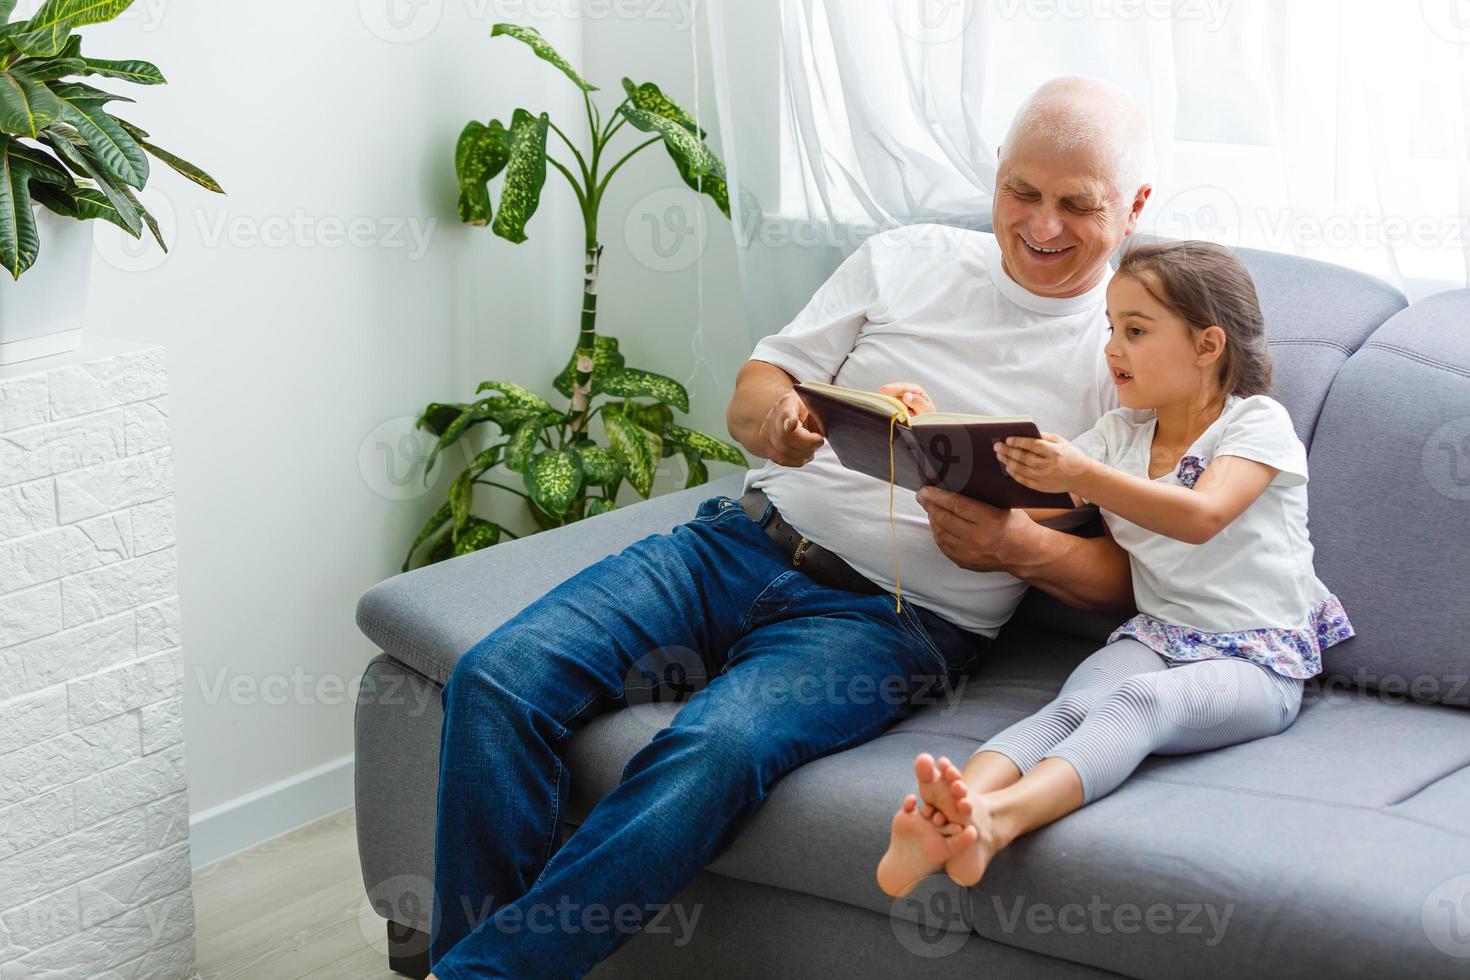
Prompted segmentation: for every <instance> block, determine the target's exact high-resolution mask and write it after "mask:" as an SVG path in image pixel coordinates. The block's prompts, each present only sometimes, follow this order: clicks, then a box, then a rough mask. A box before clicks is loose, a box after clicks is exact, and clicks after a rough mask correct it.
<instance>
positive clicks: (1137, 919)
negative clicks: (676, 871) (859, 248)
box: [357, 249, 1470, 980]
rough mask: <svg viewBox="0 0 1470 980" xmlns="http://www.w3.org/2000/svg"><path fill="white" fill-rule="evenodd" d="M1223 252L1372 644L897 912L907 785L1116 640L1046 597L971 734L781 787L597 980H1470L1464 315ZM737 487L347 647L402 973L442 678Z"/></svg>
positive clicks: (555, 540) (364, 785) (1449, 298)
mask: <svg viewBox="0 0 1470 980" xmlns="http://www.w3.org/2000/svg"><path fill="white" fill-rule="evenodd" d="M1240 251H1241V255H1242V256H1243V257H1244V258H1245V259H1246V261H1247V263H1248V264H1249V265H1250V267H1251V271H1252V273H1253V274H1254V275H1255V277H1256V281H1257V285H1258V287H1259V290H1260V294H1261V298H1262V303H1263V306H1264V308H1265V311H1266V315H1267V321H1268V323H1269V327H1270V332H1271V337H1272V343H1273V347H1274V350H1275V356H1276V364H1277V397H1279V398H1280V399H1281V400H1282V401H1283V402H1284V403H1285V404H1286V405H1287V407H1288V408H1289V409H1290V410H1291V412H1292V415H1293V417H1294V419H1295V422H1296V425H1297V427H1298V432H1299V434H1300V435H1301V437H1302V438H1303V440H1304V441H1306V442H1307V444H1308V446H1309V447H1310V453H1311V455H1310V460H1311V471H1312V482H1311V529H1312V537H1313V541H1314V543H1315V545H1316V547H1317V570H1318V573H1319V574H1320V575H1321V577H1322V579H1323V580H1324V581H1325V582H1326V583H1327V584H1328V585H1329V587H1331V588H1332V589H1333V590H1334V591H1335V592H1336V593H1337V594H1338V595H1339V596H1340V597H1341V598H1342V600H1343V603H1344V605H1345V606H1346V608H1347V610H1348V612H1349V614H1350V616H1351V617H1352V619H1353V622H1354V624H1355V625H1356V627H1357V630H1358V634H1359V635H1358V636H1357V637H1356V638H1355V639H1353V640H1350V641H1348V642H1347V643H1345V644H1342V645H1340V646H1337V647H1334V648H1333V649H1331V650H1329V651H1328V653H1327V655H1326V658H1325V661H1326V664H1327V671H1328V672H1327V673H1326V674H1325V675H1323V676H1322V677H1321V678H1318V679H1317V680H1316V681H1314V682H1311V683H1310V684H1309V686H1308V689H1307V694H1306V698H1305V701H1304V705H1303V708H1302V711H1301V714H1300V716H1299V718H1298V720H1297V722H1296V724H1295V725H1294V726H1293V727H1292V728H1290V729H1289V730H1288V731H1286V732H1285V733H1283V734H1281V735H1279V736H1276V737H1273V738H1267V739H1262V740H1258V741H1255V742H1250V743H1246V744H1243V745H1238V746H1234V747H1231V748H1227V749H1224V750H1221V751H1218V752H1212V753H1207V754H1203V755H1198V756H1184V757H1169V758H1165V757H1153V758H1151V759H1149V760H1147V761H1145V763H1144V764H1143V766H1142V767H1141V768H1140V769H1139V771H1138V772H1137V773H1136V775H1135V776H1134V777H1133V778H1132V779H1131V780H1129V781H1128V782H1127V783H1126V784H1125V785H1124V786H1122V787H1121V788H1120V789H1119V790H1117V791H1116V792H1115V793H1113V794H1112V795H1110V796H1108V797H1106V798H1104V799H1103V800H1100V801H1099V802H1097V803H1096V804H1095V805H1093V806H1090V807H1087V808H1086V809H1084V810H1081V811H1079V812H1078V813H1076V814H1074V815H1072V816H1069V817H1067V818H1065V819H1064V820H1062V821H1060V822H1058V823H1056V824H1053V825H1051V826H1049V827H1046V828H1044V829H1042V830H1040V831H1038V832H1037V833H1035V834H1033V835H1031V836H1030V837H1027V838H1023V839H1022V840H1021V841H1019V842H1017V843H1016V844H1015V845H1014V846H1013V847H1012V848H1011V849H1009V850H1008V851H1006V852H1004V853H1003V854H1002V855H1001V856H1000V857H998V858H997V859H996V861H995V862H994V864H993V865H992V866H991V870H990V872H989V873H988V875H987V876H986V878H985V880H984V881H983V882H982V883H981V885H980V886H979V887H977V888H974V889H970V890H962V889H959V888H957V887H956V886H954V885H953V884H952V883H949V882H948V879H947V878H944V877H943V876H942V875H940V876H936V877H935V878H933V879H930V882H929V883H926V884H925V885H923V886H921V888H920V889H919V890H918V891H916V892H915V893H914V894H913V895H911V896H909V897H908V898H906V899H902V900H899V901H897V902H895V901H892V900H890V899H889V898H888V897H887V896H885V895H884V894H883V893H882V892H881V891H879V889H878V887H877V885H876V884H875V882H874V878H873V869H874V865H875V863H876V861H877V859H878V857H879V855H880V854H881V853H882V852H883V849H884V847H885V846H886V842H887V834H888V823H889V819H890V818H891V816H892V814H893V811H894V809H895V808H896V807H897V805H898V802H899V801H900V799H902V797H903V795H904V794H905V793H907V792H909V791H910V790H911V789H912V775H911V766H912V762H913V758H914V755H915V754H916V753H918V752H920V751H929V752H933V753H936V754H947V755H949V756H950V757H951V758H954V759H962V758H964V757H966V756H968V755H969V753H970V752H972V751H973V750H974V748H975V747H976V746H977V745H978V744H979V743H980V742H982V741H983V740H984V739H985V738H986V737H988V736H990V735H992V734H994V733H995V732H997V731H999V730H1000V729H1001V728H1003V727H1004V726H1006V725H1008V724H1010V723H1011V722H1013V721H1015V720H1016V719H1018V718H1020V717H1022V716H1023V715H1025V714H1027V713H1029V712H1031V711H1034V710H1035V709H1037V708H1039V707H1041V706H1042V705H1043V704H1044V703H1045V702H1046V701H1048V700H1049V699H1050V698H1051V697H1052V695H1053V694H1054V692H1055V691H1056V690H1057V688H1058V687H1059V686H1060V685H1061V682H1062V680H1063V678H1064V677H1065V676H1066V675H1067V673H1068V672H1069V671H1070V670H1071V668H1072V667H1073V666H1074V665H1075V664H1076V663H1077V662H1078V661H1079V660H1080V659H1081V658H1082V657H1083V656H1085V655H1086V654H1087V653H1089V652H1091V651H1092V650H1093V649H1095V647H1096V646H1097V645H1098V644H1099V642H1100V641H1101V639H1102V638H1103V637H1104V636H1105V635H1106V633H1107V631H1108V630H1109V629H1110V628H1111V626H1113V625H1115V623H1114V622H1113V621H1112V620H1104V619H1102V618H1099V617H1096V616H1091V615H1085V614H1081V613H1078V612H1075V611H1072V610H1069V609H1067V608H1065V607H1063V606H1062V605H1060V604H1059V603H1057V602H1055V601H1054V600H1050V599H1049V598H1048V597H1046V596H1045V595H1043V594H1041V593H1040V592H1038V591H1036V590H1033V591H1032V593H1031V594H1030V595H1029V596H1028V598H1027V600H1026V602H1025V603H1024V604H1023V605H1022V607H1021V610H1020V612H1019V613H1018V614H1017V615H1016V617H1015V618H1014V619H1013V620H1012V622H1011V623H1010V624H1009V625H1008V626H1007V627H1006V628H1005V630H1004V631H1003V632H1002V634H1001V636H1000V637H999V638H998V640H997V641H996V643H995V644H994V645H993V646H992V647H991V649H990V651H989V652H988V654H987V656H986V657H985V658H984V662H983V663H982V664H981V665H980V666H979V667H978V668H977V669H976V670H975V672H974V673H973V675H972V676H971V677H969V678H968V679H967V683H966V685H965V687H964V689H963V692H962V694H963V696H962V697H961V698H960V700H959V702H958V704H957V705H943V704H936V705H931V706H927V707H924V708H922V709H920V710H919V711H918V712H916V713H915V714H914V715H912V716H911V717H909V718H908V719H906V720H905V721H903V722H902V723H900V724H898V725H897V726H895V727H894V728H892V729H891V730H890V731H888V732H887V733H886V734H885V735H883V736H882V737H880V738H878V739H876V740H875V741H873V742H870V743H868V744H866V745H863V746H860V747H858V748H855V749H852V750H849V751H846V752H842V753H840V754H836V755H832V756H829V757H826V758H823V759H821V760H819V761H817V762H815V763H813V764H811V765H808V766H806V767H805V768H802V769H800V770H798V771H796V772H795V773H793V774H791V775H789V776H787V777H786V778H785V779H783V780H782V781H781V782H780V783H779V784H778V785H777V787H776V789H775V791H774V793H773V794H772V796H771V797H770V799H769V800H768V801H767V803H766V805H765V806H764V807H763V808H762V809H761V810H760V811H758V812H757V813H756V815H755V816H754V817H753V818H752V819H751V820H750V821H749V823H748V824H747V825H746V826H745V828H744V829H743V831H742V832H741V833H740V835H739V837H738V838H737V839H736V840H735V842H734V843H733V844H732V845H731V846H730V847H729V849H728V850H726V852H725V853H724V854H722V855H721V856H720V857H719V858H718V860H716V861H715V862H714V864H713V865H711V866H710V867H709V869H708V870H706V871H705V872H704V873H703V874H702V875H701V876H700V877H699V879H698V880H697V881H695V882H694V884H692V885H691V886H690V887H689V889H688V890H687V891H686V892H685V893H684V894H683V895H681V896H680V897H679V899H678V901H679V902H680V903H682V904H683V905H684V906H685V908H686V909H690V910H694V909H697V910H698V912H699V919H698V920H697V924H696V926H695V928H694V929H693V931H692V935H691V934H689V933H684V932H682V931H680V930H678V929H673V928H664V929H661V930H659V931H657V932H654V931H652V930H650V931H647V932H644V933H642V934H640V935H638V936H636V937H635V938H633V939H632V940H631V941H630V942H629V943H627V944H626V945H625V946H624V947H623V948H622V949H621V950H619V951H618V953H617V954H615V955H614V956H613V957H612V958H610V959H609V960H608V961H607V962H606V963H604V964H603V965H602V966H600V967H599V968H598V969H597V970H596V971H594V973H593V974H592V975H593V976H596V977H625V976H626V977H633V976H639V977H650V976H651V977H687V976H694V975H697V976H701V977H704V978H718V977H748V976H775V977H787V976H790V977H795V976H810V975H822V974H830V975H838V976H844V977H846V976H863V977H868V976H871V977H889V976H897V975H902V974H904V973H906V972H907V971H911V970H915V969H917V970H920V971H923V973H924V974H925V975H930V976H938V975H943V976H953V977H965V978H974V977H1006V978H1012V977H1033V976H1034V977H1102V976H1128V977H1150V978H1159V980H1173V978H1177V977H1181V976H1188V977H1191V978H1193V980H1206V978H1215V977H1218V978H1226V977H1231V978H1233V977H1242V976H1251V977H1264V978H1274V977H1290V976H1304V975H1309V974H1311V975H1318V974H1322V975H1325V974H1327V973H1329V972H1330V973H1331V974H1335V975H1337V976H1341V977H1371V978H1375V980H1376V978H1381V977H1388V976H1413V977H1416V978H1419V980H1429V978H1433V977H1452V976H1453V977H1461V978H1463V977H1466V976H1470V710H1466V709H1467V707H1470V681H1467V676H1470V615H1467V598H1470V291H1457V292H1451V293H1445V294H1441V295H1438V296H1434V297H1431V298H1428V299H1426V300H1423V301H1421V302H1419V303H1416V304H1414V305H1413V306H1409V307H1407V308H1406V306H1405V302H1404V299H1403V297H1402V296H1401V295H1400V294H1399V293H1398V292H1397V291H1395V290H1394V289H1392V288H1390V287H1389V286H1387V285H1385V284H1383V283H1381V282H1379V281H1377V280H1374V279H1371V278H1368V277H1365V276H1362V275H1358V274H1356V273H1353V272H1350V271H1347V270H1344V269H1341V268H1338V267H1335V266H1329V265H1324V264H1322V263H1317V262H1311V261H1307V260H1303V259H1298V258H1293V257H1287V256H1281V255H1273V254H1268V253H1262V252H1254V251H1250V250H1245V249H1242V250H1240ZM739 486H740V478H739V476H731V477H728V478H725V479H722V480H719V481H717V482H715V483H713V484H710V485H709V486H707V487H702V488H698V489H695V490H692V491H684V492H680V493H675V494H672V495H669V496H666V497H662V498H659V499H656V500H653V501H650V502H647V503H641V504H638V505H637V506H632V507H628V508H626V509H622V510H618V511H615V512H613V513H610V514H607V515H605V516H602V517H598V518H595V519H593V520H590V521H587V522H584V523H582V524H579V525H576V526H574V527H571V528H566V529H562V530H558V531H552V532H549V533H545V534H541V535H537V536H535V537H533V538H530V539H526V540H521V541H514V542H510V543H508V544H504V545H500V546H498V547H496V548H493V549H490V550H487V551H482V552H479V553H476V554H472V555H467V556H465V557H462V558H458V559H455V560H452V561H448V562H444V563H441V564H438V565H434V566H431V567H428V568H424V569H419V570H416V571H413V572H410V573H408V574H406V575H399V576H396V577H394V578H392V579H389V580H388V581H386V582H383V583H382V584H380V585H378V586H375V587H374V588H373V589H371V590H370V591H369V592H367V593H366V594H365V595H364V596H363V597H362V599H361V601H360V603H359V605H358V610H357V618H358V623H359V625H360V626H361V628H362V630H363V632H364V633H366V634H367V635H368V636H369V637H370V638H371V639H372V640H373V641H374V642H375V643H376V644H377V645H378V646H379V647H380V648H381V649H382V651H383V653H382V655H381V656H379V657H377V658H376V659H375V660H373V661H372V662H371V663H370V664H369V665H368V667H367V672H366V675H365V677H364V683H363V686H362V689H361V696H360V698H359V703H358V707H357V825H358V838H359V847H360V850H361V858H362V870H363V880H364V884H365V887H366V888H367V890H368V892H369V894H370V895H371V897H372V900H373V902H374V905H375V907H376V908H378V910H379V912H380V913H381V914H382V915H383V916H384V917H385V918H386V919H388V923H387V926H388V931H389V935H390V942H391V951H392V956H393V958H394V960H393V962H394V966H395V967H396V968H397V969H399V970H400V971H401V972H405V973H409V974H418V975H422V972H423V970H424V969H425V967H426V956H425V955H424V948H425V945H426V937H425V936H424V935H423V933H424V932H425V931H427V929H428V923H429V916H428V909H429V907H430V906H429V902H430V899H431V889H432V880H431V879H432V876H433V848H434V808H435V786H436V781H437V778H438V773H437V762H438V747H439V736H440V725H441V720H442V714H441V710H440V700H439V694H440V685H441V684H442V683H443V682H444V680H445V678H446V677H447V676H448V674H449V672H450V669H451V668H452V667H453V665H454V663H455V660H456V659H457V658H458V657H459V655H460V654H461V652H462V651H464V650H466V649H468V648H469V647H470V646H471V645H473V644H474V643H475V642H476V641H477V640H479V639H480V638H481V637H482V636H484V635H485V634H486V633H487V632H489V631H490V630H492V629H494V628H495V627H496V626H497V625H498V624H500V623H502V622H504V621H505V620H506V619H507V618H509V617H510V616H511V615H513V614H514V613H515V612H516V611H517V610H518V609H520V608H521V607H522V606H523V605H524V604H526V603H527V602H529V601H530V600H531V599H533V598H534V597H536V596H537V595H539V594H541V593H542V592H544V591H545V590H546V589H548V588H550V587H551V586H553V585H555V584H556V583H558V582H560V581H561V580H563V579H565V578H566V577H568V576H569V575H571V574H573V573H574V572H576V571H577V570H578V569H580V568H582V567H583V566H585V565H587V564H588V563H590V562H592V561H594V560H596V559H598V558H600V557H601V556H603V555H607V554H609V553H612V552H615V551H617V550H618V549H620V548H622V547H624V546H625V545H627V544H629V543H631V542H632V541H634V540H636V539H638V538H640V537H642V536H644V535H647V534H651V533H655V532H662V531H667V530H668V529H670V528H671V527H673V526H674V525H675V524H677V523H679V522H681V521H683V520H685V519H686V518H688V517H689V516H691V515H692V514H693V512H694V509H695V506H696V504H697V502H698V501H700V500H701V499H703V498H705V497H706V496H709V495H712V494H719V493H723V494H729V495H738V491H739ZM653 710H655V711H657V710H663V709H653ZM653 721H654V723H655V724H656V721H657V718H656V717H655V718H654V719H653ZM655 724H651V723H650V710H649V709H643V710H640V711H629V710H622V711H615V712H612V713H610V714H606V715H603V716H601V717H599V718H597V719H595V720H593V721H592V722H591V723H590V724H588V725H587V726H586V728H585V729H583V730H581V731H579V732H578V733H577V734H576V735H575V736H574V738H573V739H572V740H571V742H570V749H569V752H570V757H569V760H568V762H569V768H570V770H571V772H572V773H573V788H574V789H573V793H574V798H573V802H572V805H571V811H572V812H571V821H570V822H571V824H573V825H574V824H575V823H576V822H577V820H578V818H579V817H580V815H582V814H585V813H586V812H587V811H588V808H589V807H591V806H592V805H593V804H594V803H595V802H596V801H597V800H598V799H599V798H601V797H602V795H603V794H604V793H606V792H607V791H608V790H609V789H610V788H611V787H612V786H614V785H615V783H616V781H617V779H618V777H619V773H620V771H621V769H622V767H623V765H624V763H625V762H626V761H627V760H628V759H629V758H630V757H631V756H632V755H633V753H634V752H635V751H637V749H639V748H640V747H641V746H643V745H644V744H645V743H646V742H647V741H648V740H649V738H650V737H651V736H652V735H653V732H654V727H655ZM505 751H506V752H514V751H516V747H515V746H513V745H507V746H505ZM569 829H570V828H569Z"/></svg>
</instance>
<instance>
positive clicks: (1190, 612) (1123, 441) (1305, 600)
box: [1073, 395, 1330, 633]
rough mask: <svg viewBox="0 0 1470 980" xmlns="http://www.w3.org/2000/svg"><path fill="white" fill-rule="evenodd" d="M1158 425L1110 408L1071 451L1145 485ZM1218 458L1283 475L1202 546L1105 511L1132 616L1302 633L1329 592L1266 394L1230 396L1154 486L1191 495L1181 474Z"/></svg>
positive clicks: (1282, 418)
mask: <svg viewBox="0 0 1470 980" xmlns="http://www.w3.org/2000/svg"><path fill="white" fill-rule="evenodd" d="M1156 423H1157V417H1156V416H1155V414H1154V412H1153V410H1152V409H1131V408H1119V409H1115V410H1114V411H1111V412H1109V413H1108V414H1107V415H1104V416H1103V417H1102V418H1101V419H1099V420H1098V423H1097V425H1096V426H1094V427H1093V428H1092V429H1091V430H1089V431H1088V432H1085V433H1083V434H1082V435H1080V436H1078V437H1077V438H1076V439H1074V440H1073V444H1074V445H1076V446H1077V447H1078V448H1079V449H1081V450H1082V451H1083V452H1085V453H1087V455H1088V456H1090V457H1092V458H1093V459H1097V460H1101V461H1102V462H1103V463H1106V464H1107V465H1108V466H1111V467H1113V468H1115V469H1118V470H1122V471H1123V472H1125V473H1131V474H1133V475H1134V476H1142V477H1144V478H1147V477H1148V461H1149V453H1150V452H1151V450H1152V448H1153V438H1154V429H1155V425H1156ZM1217 456H1240V457H1243V458H1245V459H1253V460H1256V461H1257V462H1261V463H1265V464H1266V465H1267V466H1274V467H1275V468H1276V469H1278V470H1280V471H1281V472H1279V473H1277V474H1276V476H1275V477H1274V478H1273V479H1272V480H1271V483H1270V485H1269V486H1267V487H1266V489H1265V491H1264V492H1263V493H1262V494H1261V496H1260V497H1259V498H1257V499H1256V501H1255V503H1253V504H1251V505H1250V506H1249V507H1247V508H1246V509H1245V512H1244V513H1242V514H1241V515H1240V516H1239V517H1237V518H1236V519H1235V520H1233V521H1231V522H1230V524H1229V525H1227V526H1226V527H1225V528H1224V529H1223V530H1221V531H1220V532H1219V533H1218V534H1216V535H1215V536H1214V537H1213V538H1211V539H1210V540H1208V541H1206V542H1205V543H1204V544H1188V543H1186V542H1183V541H1176V540H1175V539H1173V538H1170V537H1167V536H1165V535H1162V534H1157V533H1155V532H1153V531H1149V530H1147V529H1145V528H1142V527H1139V526H1138V525H1137V524H1134V523H1133V522H1132V521H1129V520H1126V519H1125V518H1123V517H1120V516H1118V515H1117V514H1115V513H1113V512H1112V511H1109V510H1107V509H1106V508H1104V509H1103V511H1102V513H1103V519H1104V520H1105V521H1106V522H1107V525H1108V530H1109V531H1111V532H1112V535H1113V537H1114V539H1116V540H1117V542H1118V544H1120V545H1122V546H1123V548H1124V549H1126V550H1127V552H1128V556H1129V561H1130V564H1131V566H1132V570H1133V598H1134V600H1135V602H1136V603H1137V604H1138V611H1139V612H1141V613H1143V614H1145V615H1147V616H1152V617H1153V618H1155V619H1158V620H1161V621H1162V622H1165V623H1171V624H1173V625H1176V626H1188V627H1193V628H1194V629H1197V630H1201V631H1203V632H1209V633H1229V632H1236V631H1239V630H1249V629H1265V628H1277V627H1279V628H1290V629H1298V628H1301V627H1302V626H1303V625H1304V624H1305V623H1306V621H1307V618H1308V613H1309V612H1310V611H1311V609H1312V607H1313V606H1315V605H1316V604H1317V603H1319V602H1321V601H1322V600H1323V599H1325V598H1327V597H1328V595H1329V594H1330V593H1329V592H1328V590H1327V587H1326V586H1325V585H1323V584H1322V582H1321V581H1320V580H1319V579H1318V578H1317V575H1316V572H1315V571H1314V570H1313V566H1312V542H1311V541H1310V539H1309V538H1308V537H1307V488H1306V483H1307V450H1306V447H1305V446H1303V445H1302V442H1301V440H1300V439H1298V438H1297V435H1296V430H1295V429H1294V428H1292V424H1291V416H1290V415H1289V414H1287V411H1286V408H1285V407H1284V406H1283V405H1282V404H1281V403H1280V402H1278V401H1276V400H1275V399H1273V398H1269V397H1267V396H1266V395H1252V396H1251V397H1249V398H1241V397H1240V396H1238V395H1231V396H1230V397H1229V398H1227V399H1226V402H1225V408H1224V410H1223V411H1222V412H1221V413H1220V417H1219V418H1218V419H1216V420H1215V421H1214V422H1213V423H1212V424H1211V425H1210V427H1209V428H1207V429H1206V430H1205V431H1204V432H1203V433H1201V434H1200V437H1199V438H1198V439H1196V440H1195V441H1194V443H1193V444H1192V445H1191V446H1190V447H1189V451H1188V452H1187V453H1185V455H1184V457H1182V458H1181V461H1180V465H1176V466H1175V468H1174V469H1172V470H1171V471H1170V472H1168V473H1166V474H1165V475H1163V476H1161V477H1159V478H1158V479H1156V480H1154V482H1155V483H1168V484H1175V485H1186V486H1192V485H1193V480H1192V479H1191V480H1187V481H1181V479H1180V470H1181V469H1182V468H1187V469H1188V470H1189V471H1190V472H1192V473H1193V474H1194V475H1195V476H1196V477H1197V475H1198V473H1199V472H1202V471H1203V468H1204V467H1207V466H1209V465H1210V462H1211V461H1212V460H1214V459H1215V458H1216V457H1217ZM1190 457H1194V459H1192V460H1191V459H1190Z"/></svg>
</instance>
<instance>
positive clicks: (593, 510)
mask: <svg viewBox="0 0 1470 980" xmlns="http://www.w3.org/2000/svg"><path fill="white" fill-rule="evenodd" d="M617 506H618V505H617V504H616V503H614V502H613V501H611V500H603V499H601V498H598V499H596V500H589V501H587V516H588V517H596V516H597V515H598V514H606V513H607V512H608V511H610V510H614V509H616V508H617Z"/></svg>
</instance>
